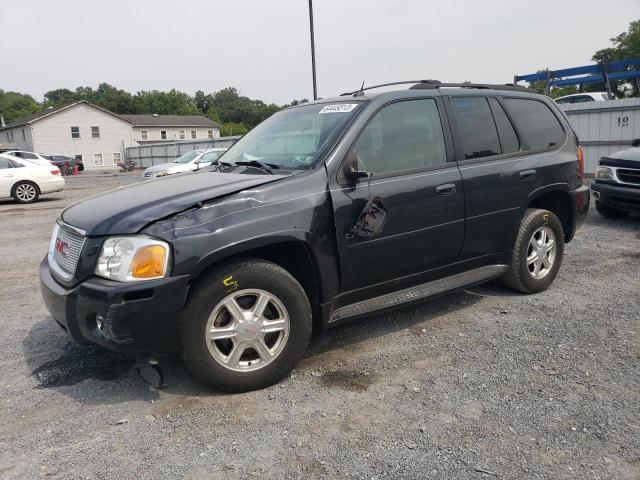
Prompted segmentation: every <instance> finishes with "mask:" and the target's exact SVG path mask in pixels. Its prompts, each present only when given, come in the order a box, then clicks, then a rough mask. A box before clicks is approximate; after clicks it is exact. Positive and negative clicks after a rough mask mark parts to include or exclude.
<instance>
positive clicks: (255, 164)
mask: <svg viewBox="0 0 640 480" xmlns="http://www.w3.org/2000/svg"><path fill="white" fill-rule="evenodd" d="M236 165H246V166H249V167H257V168H259V169H261V170H264V171H265V172H267V173H268V174H269V175H273V169H274V168H280V166H279V165H275V164H273V163H262V162H259V161H258V160H242V161H240V162H236Z"/></svg>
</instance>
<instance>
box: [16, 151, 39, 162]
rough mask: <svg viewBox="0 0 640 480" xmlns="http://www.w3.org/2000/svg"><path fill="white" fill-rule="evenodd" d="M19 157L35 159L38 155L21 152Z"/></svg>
mask: <svg viewBox="0 0 640 480" xmlns="http://www.w3.org/2000/svg"><path fill="white" fill-rule="evenodd" d="M20 158H24V159H25V160H37V159H38V156H37V155H35V154H33V153H28V152H21V153H20Z"/></svg>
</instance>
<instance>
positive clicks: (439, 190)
mask: <svg viewBox="0 0 640 480" xmlns="http://www.w3.org/2000/svg"><path fill="white" fill-rule="evenodd" d="M455 193H456V186H455V185H454V184H453V183H445V184H444V185H438V186H437V187H436V195H455Z"/></svg>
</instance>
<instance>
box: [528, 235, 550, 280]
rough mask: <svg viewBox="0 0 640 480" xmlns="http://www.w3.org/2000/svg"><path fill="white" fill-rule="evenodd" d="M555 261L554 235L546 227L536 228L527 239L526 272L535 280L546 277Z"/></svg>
mask: <svg viewBox="0 0 640 480" xmlns="http://www.w3.org/2000/svg"><path fill="white" fill-rule="evenodd" d="M555 260H556V235H555V233H553V230H552V229H551V228H550V227H548V226H546V225H545V226H543V227H540V228H538V229H537V230H536V231H535V232H533V235H532V236H531V238H530V239H529V245H528V247H527V270H529V274H530V275H531V276H532V277H533V278H535V279H536V280H540V279H542V278H544V277H546V276H547V275H548V274H549V272H550V271H551V269H552V268H553V264H554V262H555Z"/></svg>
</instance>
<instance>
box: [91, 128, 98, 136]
mask: <svg viewBox="0 0 640 480" xmlns="http://www.w3.org/2000/svg"><path fill="white" fill-rule="evenodd" d="M91 138H100V127H91Z"/></svg>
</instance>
